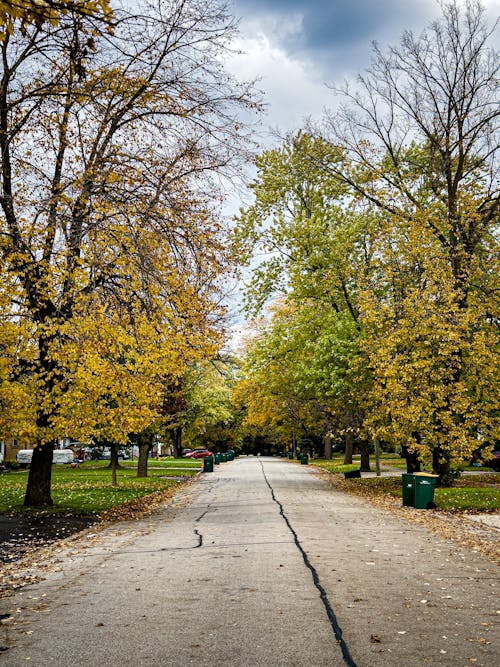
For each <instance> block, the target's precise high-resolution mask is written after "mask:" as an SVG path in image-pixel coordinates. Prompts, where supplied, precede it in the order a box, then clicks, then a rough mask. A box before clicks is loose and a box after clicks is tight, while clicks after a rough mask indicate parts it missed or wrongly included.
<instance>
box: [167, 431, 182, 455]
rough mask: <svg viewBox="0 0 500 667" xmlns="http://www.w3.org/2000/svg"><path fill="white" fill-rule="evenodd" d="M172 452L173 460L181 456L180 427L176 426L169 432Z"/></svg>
mask: <svg viewBox="0 0 500 667" xmlns="http://www.w3.org/2000/svg"><path fill="white" fill-rule="evenodd" d="M170 437H171V438H172V451H173V454H174V458H176V459H178V458H180V457H181V456H182V426H176V427H175V428H174V429H173V430H172V431H171V436H170Z"/></svg>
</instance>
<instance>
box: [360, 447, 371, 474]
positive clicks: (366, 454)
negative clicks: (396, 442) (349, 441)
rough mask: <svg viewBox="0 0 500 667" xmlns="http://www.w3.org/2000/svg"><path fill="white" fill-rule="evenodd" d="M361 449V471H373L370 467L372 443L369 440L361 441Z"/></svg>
mask: <svg viewBox="0 0 500 667" xmlns="http://www.w3.org/2000/svg"><path fill="white" fill-rule="evenodd" d="M359 446H360V450H361V465H360V467H359V468H360V470H361V472H371V468H370V445H369V443H368V440H361V442H360V443H359Z"/></svg>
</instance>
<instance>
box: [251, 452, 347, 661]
mask: <svg viewBox="0 0 500 667" xmlns="http://www.w3.org/2000/svg"><path fill="white" fill-rule="evenodd" d="M259 463H260V467H261V468H262V474H263V476H264V480H265V482H266V484H267V486H268V487H269V490H270V491H271V497H272V499H273V501H274V502H275V503H276V504H277V505H278V507H279V510H280V514H281V516H282V517H283V519H284V521H285V523H286V525H287V526H288V529H289V530H290V532H291V533H292V535H293V540H294V542H295V545H296V547H297V549H298V550H299V551H300V553H301V555H302V558H303V560H304V564H305V566H306V567H307V568H308V570H309V571H310V572H311V575H312V579H313V582H314V585H315V586H316V588H317V589H318V591H319V596H320V598H321V601H322V602H323V605H324V607H325V610H326V615H327V616H328V620H329V621H330V625H331V628H332V630H333V634H334V635H335V639H336V640H337V642H338V644H339V646H340V649H341V651H342V657H343V658H344V662H345V664H346V665H348V666H349V667H357V665H356V663H355V662H354V660H353V658H352V656H351V654H350V652H349V649H348V647H347V644H346V642H345V640H344V637H343V635H342V629H341V627H340V625H339V623H338V621H337V617H336V615H335V612H334V611H333V609H332V606H331V604H330V601H329V599H328V595H327V592H326V591H325V589H324V588H323V586H322V585H321V582H320V580H319V576H318V573H317V571H316V568H315V567H314V565H313V564H312V563H311V561H310V560H309V556H308V555H307V553H306V551H305V549H304V547H303V546H302V544H301V543H300V540H299V536H298V535H297V533H296V532H295V530H294V529H293V528H292V525H291V523H290V521H289V519H288V517H287V516H286V514H285V510H284V508H283V505H282V504H281V503H280V501H279V500H278V499H277V498H276V496H275V495H274V489H273V487H272V486H271V484H270V482H269V480H268V478H267V475H266V472H265V470H264V465H263V463H262V461H259Z"/></svg>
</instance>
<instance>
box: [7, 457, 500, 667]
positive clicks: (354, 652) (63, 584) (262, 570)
mask: <svg viewBox="0 0 500 667" xmlns="http://www.w3.org/2000/svg"><path fill="white" fill-rule="evenodd" d="M91 530H92V529H90V531H91ZM60 560H61V562H60V565H59V571H57V572H55V573H52V574H51V575H50V576H49V577H48V578H47V579H46V580H45V581H43V582H41V583H39V584H36V585H34V586H30V587H27V588H24V589H22V591H21V592H20V593H18V594H17V596H16V597H15V598H14V599H11V600H9V601H8V602H9V605H10V606H9V613H11V615H12V616H11V618H12V622H9V621H10V619H7V623H5V625H4V626H3V628H2V629H1V630H2V632H3V633H4V636H3V637H2V636H0V644H2V645H3V646H4V648H5V649H7V650H5V651H4V652H2V653H0V667H3V666H4V665H5V666H7V665H8V666H9V667H11V666H12V667H17V666H20V665H31V666H33V667H35V666H36V667H46V666H48V665H57V666H58V667H86V666H91V665H92V667H94V666H95V665H106V666H107V667H119V666H127V665H134V666H145V667H150V666H151V667H154V666H156V665H162V666H164V667H165V666H167V667H169V666H179V667H183V666H184V665H200V666H205V665H207V666H208V665H210V666H213V667H218V666H219V665H234V666H239V665H252V666H253V667H257V666H261V665H262V666H264V665H266V666H274V665H280V666H281V665H283V666H289V665H290V666H293V665H296V666H307V667H320V666H323V665H329V666H330V667H335V666H337V665H338V666H339V667H340V666H344V665H351V666H354V665H357V666H358V667H379V666H380V667H382V666H384V667H391V666H394V667H401V666H406V667H417V666H418V667H421V666H422V665H442V666H450V667H462V666H463V667H467V666H470V665H475V666H477V667H480V666H483V667H497V665H498V664H500V659H499V653H498V645H495V632H496V630H498V626H496V627H495V623H497V622H498V618H499V612H498V606H497V604H498V586H497V584H498V575H497V571H496V569H495V567H494V565H493V564H492V563H490V562H489V561H488V560H486V559H485V558H484V557H482V556H481V555H480V554H478V553H476V552H474V551H471V550H469V549H466V548H460V547H459V546H457V544H455V543H452V542H449V541H447V540H446V539H445V538H444V537H440V536H437V535H434V534H431V533H428V532H427V531H426V530H425V528H423V527H420V526H418V525H415V524H413V523H412V524H410V523H407V522H406V521H405V520H404V519H401V518H397V517H395V516H393V515H392V514H390V513H387V512H384V511H382V510H379V509H377V508H375V507H373V506H371V505H370V504H369V503H368V502H367V501H365V500H364V499H361V498H357V497H353V496H350V495H346V494H344V493H341V492H338V491H335V490H334V489H333V488H332V487H331V485H330V484H329V483H328V481H327V480H326V478H325V477H324V476H323V475H320V474H319V473H317V472H315V471H314V469H313V468H312V467H311V466H303V465H300V464H297V463H295V462H289V461H284V460H281V459H277V458H264V457H262V458H260V457H255V458H254V457H249V458H240V459H236V460H235V461H233V462H231V463H227V464H221V465H220V466H216V468H215V471H214V472H213V473H205V474H202V475H200V477H199V478H197V480H195V481H194V482H193V483H190V484H189V485H188V486H187V487H184V488H183V489H182V490H181V492H180V493H179V495H178V496H176V498H175V500H174V502H173V503H171V504H169V505H168V506H165V507H164V508H161V509H160V510H157V511H155V512H154V514H153V515H151V516H149V517H147V518H145V519H142V520H140V521H133V522H132V521H131V522H125V523H120V524H118V525H114V526H111V527H108V528H107V529H105V530H102V531H99V532H97V533H96V534H94V533H92V532H89V531H87V534H86V535H83V536H82V537H81V538H79V539H78V540H77V541H76V542H74V543H73V544H72V546H71V548H70V549H69V550H66V551H65V552H61V558H60ZM496 636H497V637H498V633H497V634H496Z"/></svg>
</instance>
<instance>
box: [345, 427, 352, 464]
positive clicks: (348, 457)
mask: <svg viewBox="0 0 500 667" xmlns="http://www.w3.org/2000/svg"><path fill="white" fill-rule="evenodd" d="M353 447H354V436H353V434H352V432H351V431H347V433H346V434H345V453H344V465H350V464H351V463H352V450H353Z"/></svg>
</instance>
